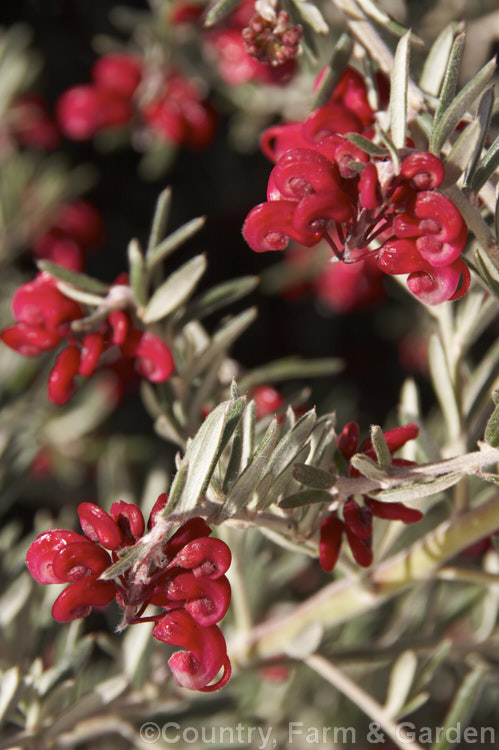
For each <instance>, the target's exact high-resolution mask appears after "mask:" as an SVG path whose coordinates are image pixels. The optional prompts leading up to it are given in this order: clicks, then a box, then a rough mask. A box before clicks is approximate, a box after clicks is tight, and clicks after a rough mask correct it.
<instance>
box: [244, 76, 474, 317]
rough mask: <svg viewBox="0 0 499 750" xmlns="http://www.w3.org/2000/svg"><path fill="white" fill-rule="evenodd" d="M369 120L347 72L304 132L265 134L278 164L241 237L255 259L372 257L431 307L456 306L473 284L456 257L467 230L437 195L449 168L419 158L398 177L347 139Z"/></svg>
mask: <svg viewBox="0 0 499 750" xmlns="http://www.w3.org/2000/svg"><path fill="white" fill-rule="evenodd" d="M372 120H373V113H372V110H371V108H370V106H369V103H368V101H367V95H366V89H365V85H364V82H363V80H362V78H361V77H360V76H359V74H357V73H355V71H352V70H347V71H346V73H345V74H344V75H343V77H342V79H341V81H340V83H339V85H338V87H337V88H336V90H335V92H334V93H333V95H332V97H331V100H330V101H329V102H328V103H327V104H325V105H324V106H323V107H319V108H318V109H316V110H314V111H313V112H312V113H311V114H310V115H309V116H308V117H307V119H306V120H305V122H304V123H290V124H288V125H282V126H277V127H273V128H270V129H269V130H267V131H266V132H265V133H264V135H263V139H262V149H263V151H264V153H265V154H266V155H267V156H269V157H270V158H271V159H272V160H273V161H274V162H275V167H274V168H273V170H272V172H271V173H270V177H269V182H268V189H267V198H268V201H267V202H266V203H261V204H260V205H258V206H256V207H255V208H253V209H252V210H251V211H250V213H249V214H248V216H247V218H246V221H245V223H244V227H243V234H244V237H245V239H246V241H247V242H248V244H249V245H250V247H251V248H252V249H253V250H255V251H256V252H263V251H267V250H283V249H284V248H285V247H286V246H287V244H288V242H289V240H290V239H291V240H294V241H296V242H299V243H300V244H302V245H305V246H306V247H312V246H314V245H316V244H317V243H318V242H320V241H321V240H326V241H327V242H328V244H329V245H330V247H331V248H332V250H333V252H334V253H335V255H336V256H337V258H338V259H339V260H341V261H344V262H347V263H354V262H357V261H359V260H364V259H365V258H367V257H373V258H375V260H376V263H377V265H378V268H379V269H380V270H381V271H383V272H384V273H386V274H392V275H397V274H409V275H408V279H407V285H408V287H409V289H410V291H411V292H412V293H413V294H414V295H415V296H417V297H418V298H419V299H421V300H422V301H423V302H425V303H427V304H430V305H435V304H438V303H440V302H443V301H445V300H449V299H457V298H458V297H460V296H462V295H463V294H464V293H465V292H466V290H467V288H468V286H469V282H470V275H469V271H468V269H467V267H466V266H465V264H464V263H463V261H462V260H461V259H460V257H459V256H460V254H461V252H462V250H463V249H464V246H465V244H466V238H467V229H466V225H465V224H464V221H463V219H462V217H461V215H460V213H459V211H458V210H457V208H456V207H455V206H454V204H453V203H452V201H450V200H449V199H448V198H447V197H446V196H444V195H443V194H442V193H439V192H438V191H437V190H436V188H437V187H438V186H439V185H440V184H441V183H442V181H443V179H444V175H445V171H444V166H443V164H442V162H441V161H440V159H439V158H438V157H437V156H434V155H433V154H429V153H426V152H418V151H412V152H409V153H408V155H407V156H405V158H404V159H403V160H402V163H401V165H400V170H399V172H398V173H396V172H395V167H394V164H393V162H392V160H391V159H390V158H388V157H386V158H385V157H372V156H370V155H369V154H367V153H366V152H364V151H362V150H361V149H360V148H357V146H355V145H354V144H353V143H351V142H350V141H349V140H348V139H347V138H344V137H343V135H344V134H345V133H348V132H357V133H359V132H361V131H362V130H363V128H366V127H368V126H369V125H370V124H371V123H372ZM364 134H365V135H369V131H367V132H365V133H364ZM373 240H376V242H377V244H378V245H379V247H377V248H376V249H370V248H369V245H370V244H371V243H372V242H373Z"/></svg>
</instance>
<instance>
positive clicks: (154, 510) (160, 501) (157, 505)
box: [147, 492, 168, 531]
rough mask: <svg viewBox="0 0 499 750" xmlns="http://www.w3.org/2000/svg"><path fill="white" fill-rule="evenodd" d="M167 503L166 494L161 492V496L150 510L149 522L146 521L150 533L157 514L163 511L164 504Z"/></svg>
mask: <svg viewBox="0 0 499 750" xmlns="http://www.w3.org/2000/svg"><path fill="white" fill-rule="evenodd" d="M167 502H168V495H167V494H166V492H162V493H161V495H159V496H158V499H157V500H156V502H155V503H154V505H153V506H152V508H151V512H150V514H149V520H148V521H147V528H148V530H149V531H150V530H151V529H152V527H153V526H154V524H155V523H156V519H157V516H158V514H159V513H161V511H162V510H163V508H164V507H165V505H166V503H167Z"/></svg>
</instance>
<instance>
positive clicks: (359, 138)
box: [345, 133, 386, 156]
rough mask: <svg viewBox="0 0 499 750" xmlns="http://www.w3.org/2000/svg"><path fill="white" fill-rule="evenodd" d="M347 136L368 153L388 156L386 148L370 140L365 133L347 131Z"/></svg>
mask: <svg viewBox="0 0 499 750" xmlns="http://www.w3.org/2000/svg"><path fill="white" fill-rule="evenodd" d="M345 138H348V140H349V141H351V142H352V143H353V144H355V146H358V148H360V149H361V150H362V151H365V152H366V154H370V155H371V156H386V148H383V147H382V146H378V145H377V144H376V143H373V142H372V141H370V140H369V138H364V136H363V135H359V134H358V133H345Z"/></svg>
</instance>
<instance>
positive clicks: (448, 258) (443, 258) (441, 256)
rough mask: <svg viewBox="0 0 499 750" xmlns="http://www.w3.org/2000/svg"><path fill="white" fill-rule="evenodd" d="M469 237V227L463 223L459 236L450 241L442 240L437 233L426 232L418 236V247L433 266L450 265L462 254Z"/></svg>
mask: <svg viewBox="0 0 499 750" xmlns="http://www.w3.org/2000/svg"><path fill="white" fill-rule="evenodd" d="M467 237H468V229H467V227H466V225H465V224H463V226H462V228H461V231H460V232H459V234H458V236H457V237H456V238H455V239H454V240H452V241H450V242H441V241H440V240H439V239H438V238H437V237H436V235H434V234H426V235H424V236H423V237H418V239H417V240H416V247H417V249H418V252H419V253H420V254H421V255H422V257H423V258H424V259H425V260H427V261H428V263H430V264H431V265H432V266H436V267H439V266H448V265H450V264H451V263H453V262H454V261H455V260H457V258H459V256H460V255H461V253H462V251H463V250H464V246H465V245H466V240H467Z"/></svg>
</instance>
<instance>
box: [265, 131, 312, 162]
mask: <svg viewBox="0 0 499 750" xmlns="http://www.w3.org/2000/svg"><path fill="white" fill-rule="evenodd" d="M302 128H303V123H302V122H288V123H286V124H285V125H274V126H273V127H271V128H267V129H266V130H264V131H263V133H262V135H261V136H260V147H261V149H262V152H263V153H264V154H265V156H266V157H267V159H270V161H273V162H276V161H277V160H278V159H279V157H280V156H282V155H283V154H284V152H285V151H287V150H288V149H290V148H307V147H308V146H309V142H308V141H307V139H306V138H305V137H304V135H303V134H302Z"/></svg>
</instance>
